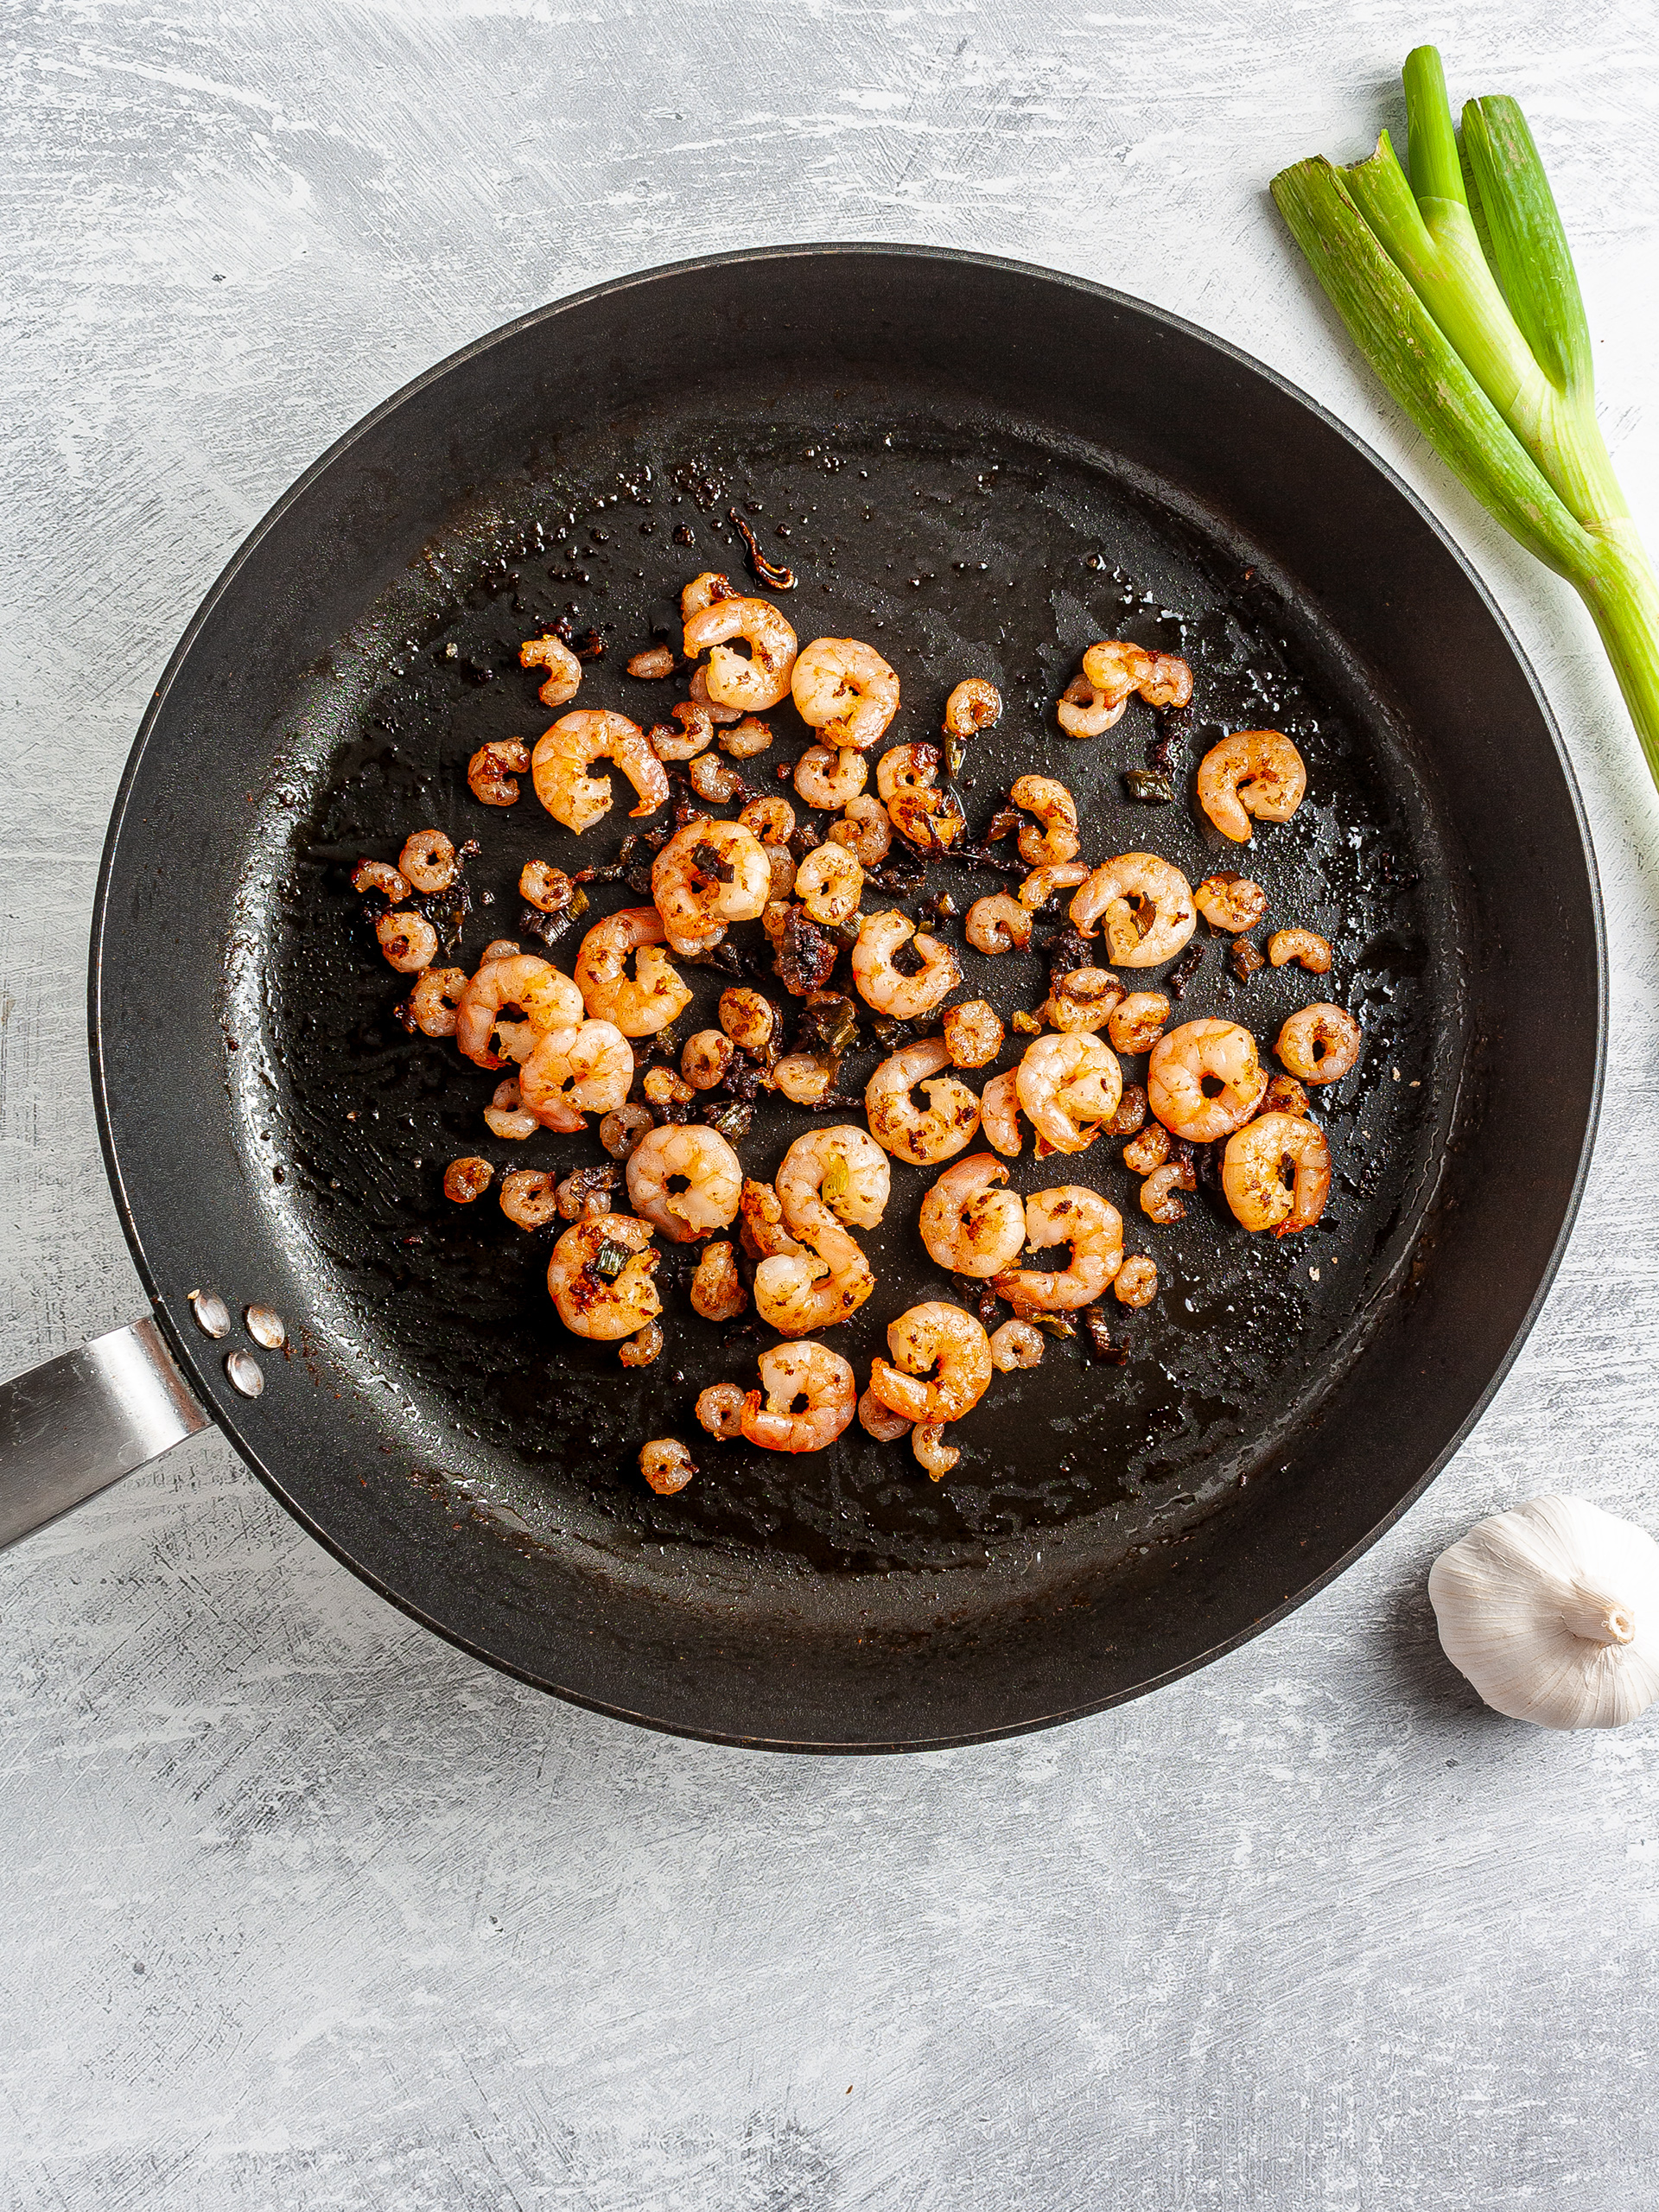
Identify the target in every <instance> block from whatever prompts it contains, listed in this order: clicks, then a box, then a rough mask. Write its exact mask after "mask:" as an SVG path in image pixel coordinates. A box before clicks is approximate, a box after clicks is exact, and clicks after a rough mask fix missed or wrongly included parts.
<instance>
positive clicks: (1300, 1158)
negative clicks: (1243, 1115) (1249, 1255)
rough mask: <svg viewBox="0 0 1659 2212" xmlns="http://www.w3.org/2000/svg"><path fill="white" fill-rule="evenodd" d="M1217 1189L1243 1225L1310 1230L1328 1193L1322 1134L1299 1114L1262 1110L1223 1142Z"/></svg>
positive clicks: (1279, 1232) (1327, 1152)
mask: <svg viewBox="0 0 1659 2212" xmlns="http://www.w3.org/2000/svg"><path fill="white" fill-rule="evenodd" d="M1221 1187H1222V1191H1223V1193H1224V1196H1225V1198H1226V1200H1227V1203H1228V1205H1230V1207H1231V1208H1232V1210H1233V1214H1234V1217H1235V1218H1236V1220H1238V1221H1239V1222H1241V1223H1242V1224H1243V1226H1244V1227H1245V1228H1246V1229H1252V1230H1258V1229H1270V1230H1272V1231H1273V1232H1274V1236H1289V1235H1291V1234H1292V1232H1293V1231H1294V1230H1299V1229H1310V1228H1312V1226H1313V1224H1314V1223H1315V1222H1316V1221H1317V1220H1318V1219H1319V1216H1320V1215H1321V1214H1322V1213H1323V1212H1324V1211H1325V1200H1326V1199H1327V1198H1329V1197H1330V1195H1331V1147H1330V1146H1329V1145H1328V1144H1327V1143H1326V1142H1325V1132H1324V1130H1323V1129H1321V1128H1319V1127H1318V1126H1317V1124H1316V1123H1314V1122H1308V1121H1304V1120H1303V1119H1302V1117H1301V1116H1300V1115H1298V1114H1263V1115H1262V1116H1260V1117H1259V1118H1258V1119H1257V1120H1255V1121H1254V1122H1248V1123H1247V1124H1246V1125H1245V1127H1244V1128H1242V1129H1239V1130H1237V1131H1236V1133H1235V1134H1234V1135H1232V1136H1230V1137H1229V1138H1228V1140H1227V1149H1226V1151H1225V1152H1224V1154H1223V1155H1222V1162H1221Z"/></svg>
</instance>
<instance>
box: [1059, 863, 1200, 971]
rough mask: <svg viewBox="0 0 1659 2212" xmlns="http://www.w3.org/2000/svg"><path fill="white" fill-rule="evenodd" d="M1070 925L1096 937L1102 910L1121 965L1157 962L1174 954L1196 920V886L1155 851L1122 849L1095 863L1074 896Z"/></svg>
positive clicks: (1108, 939)
mask: <svg viewBox="0 0 1659 2212" xmlns="http://www.w3.org/2000/svg"><path fill="white" fill-rule="evenodd" d="M1103 917H1104V918H1105V923H1106V944H1107V950H1109V953H1110V955H1111V958H1112V963H1113V965H1114V966H1115V967H1118V968H1156V967H1159V966H1160V965H1161V963H1163V962H1164V961H1166V960H1173V958H1174V957H1175V955H1176V954H1177V953H1178V952H1179V950H1180V949H1181V947H1182V946H1183V945H1184V944H1185V943H1186V941H1187V939H1188V938H1190V937H1191V936H1192V932H1193V931H1194V930H1195V929H1197V927H1198V914H1197V912H1195V910H1194V908H1193V905H1192V886H1191V885H1190V884H1189V883H1188V882H1187V880H1186V878H1185V876H1184V875H1183V874H1181V871H1180V870H1179V868H1172V867H1171V866H1170V864H1169V862H1168V861H1160V859H1159V857H1158V855H1156V854H1155V853H1120V854H1119V855H1118V856H1117V858H1116V860H1111V861H1107V862H1106V864H1105V866H1104V867H1103V868H1095V869H1093V870H1092V871H1091V872H1090V875H1089V878H1088V880H1087V881H1086V882H1085V883H1084V885H1083V887H1082V888H1081V890H1079V891H1078V892H1077V895H1076V896H1075V897H1074V898H1073V899H1072V901H1071V926H1072V927H1073V928H1074V929H1076V930H1077V931H1081V933H1082V934H1083V935H1084V937H1093V935H1094V934H1095V924H1096V922H1097V921H1099V920H1100V919H1101V918H1103Z"/></svg>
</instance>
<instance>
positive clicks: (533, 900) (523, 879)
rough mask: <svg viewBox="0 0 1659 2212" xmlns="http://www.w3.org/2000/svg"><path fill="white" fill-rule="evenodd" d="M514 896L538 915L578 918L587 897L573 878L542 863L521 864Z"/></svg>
mask: <svg viewBox="0 0 1659 2212" xmlns="http://www.w3.org/2000/svg"><path fill="white" fill-rule="evenodd" d="M518 896H519V897H520V898H521V899H523V900H524V903H525V905H526V906H534V907H535V909H536V911H537V913H538V914H564V913H575V914H580V913H583V912H586V910H587V906H588V894H587V893H586V892H585V891H583V889H582V886H581V885H580V884H579V883H578V882H577V881H576V880H575V877H574V876H569V875H567V874H565V872H564V870H563V868H550V866H549V865H548V863H547V862H546V861H525V862H524V866H523V868H520V869H519V871H518ZM578 901H580V903H578Z"/></svg>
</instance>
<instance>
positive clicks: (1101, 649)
mask: <svg viewBox="0 0 1659 2212" xmlns="http://www.w3.org/2000/svg"><path fill="white" fill-rule="evenodd" d="M1132 691H1138V692H1139V693H1140V694H1141V697H1142V698H1143V699H1144V700H1145V701H1146V702H1147V705H1148V706H1149V707H1184V706H1185V704H1186V702H1187V701H1188V700H1189V699H1190V698H1191V697H1192V670H1191V669H1190V668H1189V667H1188V666H1187V664H1186V663H1185V661H1184V660H1179V659H1177V658H1176V657H1175V655H1174V654H1173V653H1149V652H1146V651H1145V650H1144V649H1143V648H1142V647H1141V646H1140V645H1129V644H1128V643H1126V642H1125V641H1124V640H1123V639H1118V638H1109V639H1103V640H1102V641H1101V643H1100V644H1098V645H1090V648H1089V650H1088V652H1086V653H1084V657H1083V673H1082V675H1081V676H1079V677H1074V678H1073V680H1072V681H1071V683H1070V684H1068V685H1067V687H1066V690H1065V694H1064V695H1063V696H1062V698H1061V701H1060V705H1059V709H1058V714H1059V723H1060V728H1062V729H1063V730H1064V731H1065V733H1066V735H1067V736H1068V737H1099V736H1101V735H1102V734H1103V733H1104V732H1105V731H1107V730H1109V729H1110V728H1111V727H1112V725H1113V723H1114V722H1116V721H1117V720H1118V719H1119V717H1120V716H1121V715H1122V712H1123V709H1124V708H1125V707H1126V706H1127V705H1128V701H1129V694H1130V693H1131V692H1132Z"/></svg>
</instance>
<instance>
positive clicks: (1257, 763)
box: [1198, 729, 1307, 845]
mask: <svg viewBox="0 0 1659 2212" xmlns="http://www.w3.org/2000/svg"><path fill="white" fill-rule="evenodd" d="M1306 789H1307V770H1306V767H1305V766H1304V765H1303V762H1302V756H1301V754H1300V753H1299V752H1298V751H1297V750H1296V748H1295V747H1294V745H1293V744H1292V743H1291V741H1290V740H1289V739H1288V738H1287V736H1286V735H1285V734H1284V733H1283V732H1282V731H1281V730H1276V729H1236V730H1235V731H1234V732H1233V734H1232V735H1231V736H1230V737H1224V738H1223V739H1222V741H1221V742H1220V744H1219V745H1212V746H1211V748H1210V750H1209V751H1208V752H1207V753H1205V756H1204V758H1203V760H1201V761H1200V762H1199V763H1198V804H1199V805H1200V806H1201V807H1202V808H1203V809H1204V810H1205V813H1206V814H1207V815H1208V816H1209V817H1210V819H1211V822H1213V823H1215V825H1216V827H1217V829H1219V830H1220V832H1221V834H1222V836H1224V837H1230V838H1231V839H1232V840H1233V842H1234V843H1235V844H1237V845H1242V844H1243V843H1244V842H1246V840H1247V839H1248V838H1249V834H1250V817H1251V816H1252V815H1254V816H1255V818H1256V820H1257V821H1258V822H1288V821H1289V819H1290V817H1291V816H1292V815H1293V814H1294V813H1295V811H1296V810H1297V808H1298V807H1299V806H1300V804H1301V803H1302V794H1303V792H1304V791H1306Z"/></svg>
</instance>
